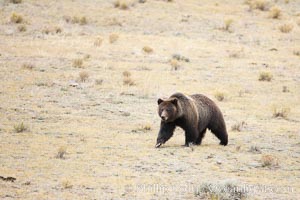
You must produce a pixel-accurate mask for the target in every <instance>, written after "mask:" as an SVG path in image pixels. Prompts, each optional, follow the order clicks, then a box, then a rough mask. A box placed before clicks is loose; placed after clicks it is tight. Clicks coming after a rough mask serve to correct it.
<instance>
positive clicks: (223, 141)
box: [211, 127, 228, 146]
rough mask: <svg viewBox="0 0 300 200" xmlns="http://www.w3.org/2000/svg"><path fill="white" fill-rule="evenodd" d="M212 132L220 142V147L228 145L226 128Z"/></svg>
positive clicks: (215, 129) (212, 130)
mask: <svg viewBox="0 0 300 200" xmlns="http://www.w3.org/2000/svg"><path fill="white" fill-rule="evenodd" d="M211 132H212V133H213V134H214V135H215V136H216V137H217V138H218V139H219V140H220V145H224V146H226V145H227V144H228V135H227V131H226V128H225V127H219V128H214V129H211Z"/></svg>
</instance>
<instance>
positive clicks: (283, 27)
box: [279, 24, 294, 33]
mask: <svg viewBox="0 0 300 200" xmlns="http://www.w3.org/2000/svg"><path fill="white" fill-rule="evenodd" d="M293 28H294V25H293V24H282V25H281V26H279V30H280V31H281V32H282V33H289V32H291V31H292V30H293Z"/></svg>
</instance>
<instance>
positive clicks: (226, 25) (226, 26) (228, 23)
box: [223, 19, 233, 32]
mask: <svg viewBox="0 0 300 200" xmlns="http://www.w3.org/2000/svg"><path fill="white" fill-rule="evenodd" d="M232 23H233V19H226V20H225V21H224V27H223V30H225V31H228V32H230V28H231V25H232Z"/></svg>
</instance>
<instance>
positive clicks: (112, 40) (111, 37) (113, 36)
mask: <svg viewBox="0 0 300 200" xmlns="http://www.w3.org/2000/svg"><path fill="white" fill-rule="evenodd" d="M118 39H119V35H118V34H116V33H113V34H111V35H110V36H109V42H110V43H111V44H112V43H114V42H116V41H117V40H118Z"/></svg>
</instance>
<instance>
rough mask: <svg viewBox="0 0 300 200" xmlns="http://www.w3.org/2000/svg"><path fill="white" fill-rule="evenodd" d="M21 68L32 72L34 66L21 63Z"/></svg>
mask: <svg viewBox="0 0 300 200" xmlns="http://www.w3.org/2000/svg"><path fill="white" fill-rule="evenodd" d="M22 68H23V69H27V70H32V69H33V68H34V65H33V64H31V63H23V64H22Z"/></svg>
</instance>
